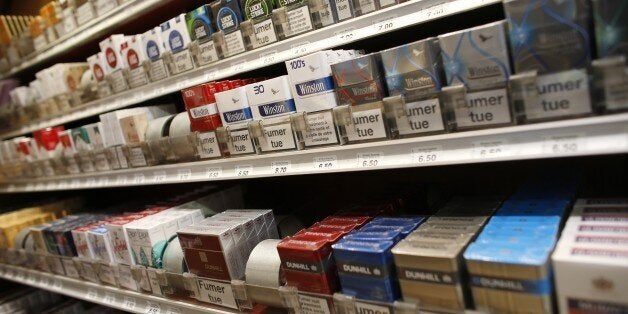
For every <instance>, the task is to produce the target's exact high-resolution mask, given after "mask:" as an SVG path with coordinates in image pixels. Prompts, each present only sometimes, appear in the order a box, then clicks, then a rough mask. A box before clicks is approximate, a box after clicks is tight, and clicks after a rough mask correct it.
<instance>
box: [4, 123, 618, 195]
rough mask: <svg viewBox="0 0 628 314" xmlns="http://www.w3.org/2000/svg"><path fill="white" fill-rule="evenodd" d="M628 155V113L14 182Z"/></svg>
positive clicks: (10, 188) (121, 181) (53, 183)
mask: <svg viewBox="0 0 628 314" xmlns="http://www.w3.org/2000/svg"><path fill="white" fill-rule="evenodd" d="M626 152H628V113H622V114H615V115H607V116H595V117H587V118H580V119H573V120H562V121H554V122H545V123H537V124H528V125H517V126H509V127H502V128H495V129H484V130H477V131H468V132H457V133H448V134H441V135H434V136H426V137H417V138H409V139H397V140H390V141H380V142H371V143H363V144H352V145H344V146H332V147H324V148H317V149H308V150H301V151H287V152H280V153H272V154H263V155H249V156H243V157H233V158H225V159H215V160H205V161H198V162H191V163H180V164H169V165H159V166H153V167H143V168H132V169H125V170H116V171H111V172H102V173H93V174H81V175H74V176H58V177H47V178H41V179H36V180H21V181H15V182H8V183H5V184H4V185H1V186H0V192H5V193H14V192H35V191H54V190H72V189H92V188H104V187H120V186H139V185H156V184H169V183H185V182H199V181H212V180H231V179H248V178H262V177H274V176H285V175H304V174H320V173H332V172H351V171H365V170H379V169H395V168H411V167H424V166H441V165H454V164H469V163H482V162H495V161H508V160H528V159H540V158H556V157H570V156H587V155H604V154H618V153H626Z"/></svg>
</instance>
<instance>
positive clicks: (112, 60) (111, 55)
mask: <svg viewBox="0 0 628 314" xmlns="http://www.w3.org/2000/svg"><path fill="white" fill-rule="evenodd" d="M105 58H107V64H109V66H110V67H111V68H112V69H114V68H115V67H116V66H117V65H118V59H117V58H116V53H115V52H114V51H113V49H111V48H107V50H105Z"/></svg>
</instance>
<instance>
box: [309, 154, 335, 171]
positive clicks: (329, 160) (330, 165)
mask: <svg viewBox="0 0 628 314" xmlns="http://www.w3.org/2000/svg"><path fill="white" fill-rule="evenodd" d="M313 167H314V170H333V169H336V168H338V157H336V155H330V156H320V157H314V163H313Z"/></svg>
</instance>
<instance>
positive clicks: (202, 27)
mask: <svg viewBox="0 0 628 314" xmlns="http://www.w3.org/2000/svg"><path fill="white" fill-rule="evenodd" d="M192 29H193V30H194V32H193V34H190V35H193V36H194V38H193V39H203V38H205V37H208V36H210V35H211V28H210V27H209V25H207V23H205V21H203V20H201V19H195V20H194V22H193V23H192Z"/></svg>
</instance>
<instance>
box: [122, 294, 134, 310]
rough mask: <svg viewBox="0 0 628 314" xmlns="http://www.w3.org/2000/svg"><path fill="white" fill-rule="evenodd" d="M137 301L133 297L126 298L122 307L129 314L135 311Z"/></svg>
mask: <svg viewBox="0 0 628 314" xmlns="http://www.w3.org/2000/svg"><path fill="white" fill-rule="evenodd" d="M135 304H136V302H135V299H134V298H131V297H124V302H123V303H122V307H123V308H124V309H125V310H128V311H129V312H131V311H133V310H134V309H135Z"/></svg>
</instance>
